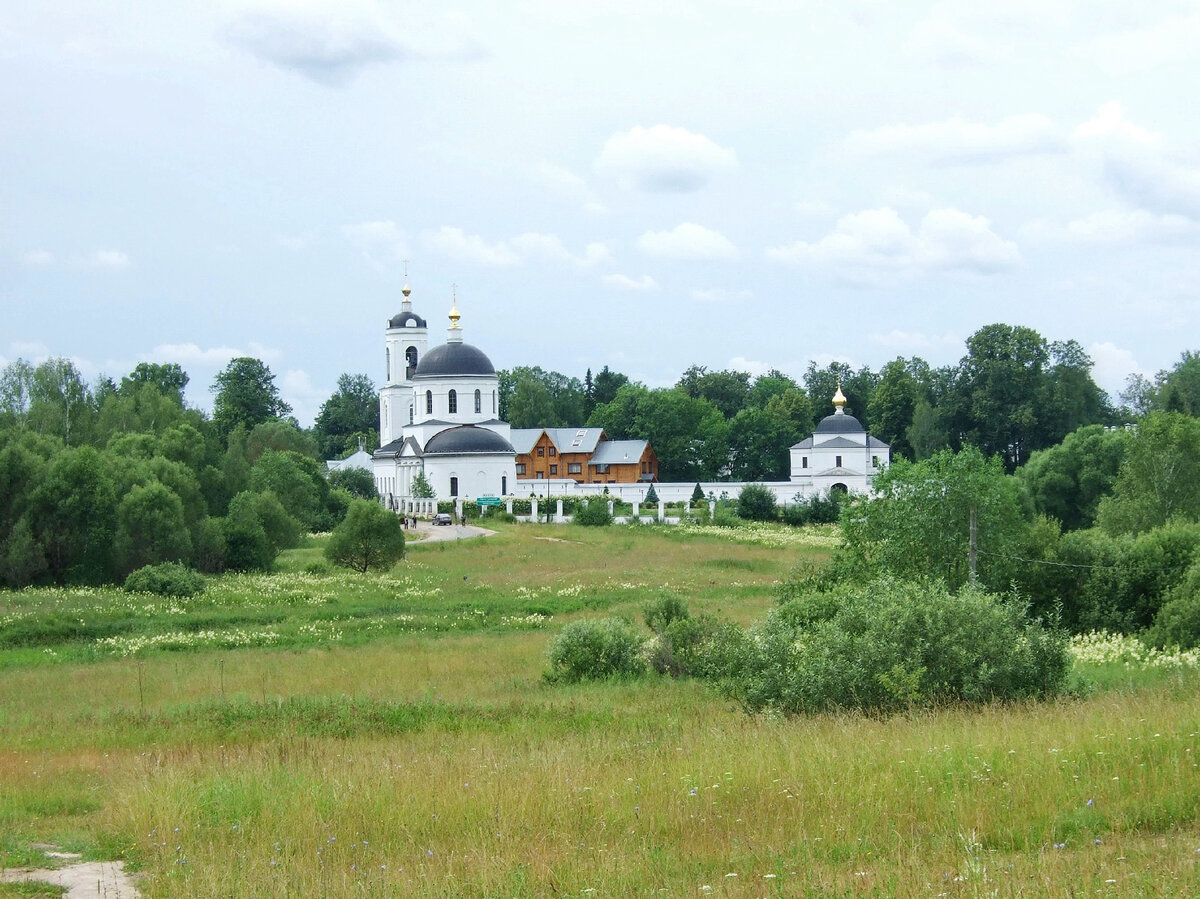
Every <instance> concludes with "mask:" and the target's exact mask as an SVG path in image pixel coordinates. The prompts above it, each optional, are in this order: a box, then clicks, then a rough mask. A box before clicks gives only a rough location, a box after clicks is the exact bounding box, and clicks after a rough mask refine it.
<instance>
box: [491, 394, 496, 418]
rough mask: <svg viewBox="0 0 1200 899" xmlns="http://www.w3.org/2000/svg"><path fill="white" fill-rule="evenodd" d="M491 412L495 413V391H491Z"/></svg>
mask: <svg viewBox="0 0 1200 899" xmlns="http://www.w3.org/2000/svg"><path fill="white" fill-rule="evenodd" d="M492 414H493V415H495V414H496V391H494V390H493V391H492Z"/></svg>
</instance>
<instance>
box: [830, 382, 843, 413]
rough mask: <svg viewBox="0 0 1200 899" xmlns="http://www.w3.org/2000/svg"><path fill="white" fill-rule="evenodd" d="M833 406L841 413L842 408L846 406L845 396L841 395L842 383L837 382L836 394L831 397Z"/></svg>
mask: <svg viewBox="0 0 1200 899" xmlns="http://www.w3.org/2000/svg"><path fill="white" fill-rule="evenodd" d="M833 405H834V406H836V407H837V410H838V411H839V412H841V411H843V410H842V407H843V406H845V405H846V396H845V394H843V393H842V382H841V381H840V380H839V381H838V386H837V393H835V394H834V395H833Z"/></svg>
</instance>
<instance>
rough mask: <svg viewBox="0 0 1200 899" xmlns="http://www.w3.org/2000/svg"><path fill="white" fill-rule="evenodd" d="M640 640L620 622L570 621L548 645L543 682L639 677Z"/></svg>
mask: <svg viewBox="0 0 1200 899" xmlns="http://www.w3.org/2000/svg"><path fill="white" fill-rule="evenodd" d="M641 644H642V640H641V637H639V636H638V633H637V631H636V630H635V629H634V627H633V625H632V624H630V623H629V622H628V621H626V620H625V619H623V618H585V619H583V620H580V621H572V622H571V623H570V624H568V625H567V626H566V627H564V628H563V629H562V630H561V631H560V632H559V634H558V636H556V637H555V638H554V639H553V640H552V641H551V642H550V648H549V650H548V651H547V654H546V660H547V662H548V666H549V667H548V668H547V670H546V673H545V678H546V680H548V681H550V682H552V683H577V682H579V681H584V680H604V679H606V678H610V677H629V676H634V675H638V674H642V673H643V672H644V671H645V667H646V663H645V661H644V660H643V658H642V656H641V655H640V653H639V650H640V649H641Z"/></svg>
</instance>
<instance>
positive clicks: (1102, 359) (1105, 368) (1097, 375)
mask: <svg viewBox="0 0 1200 899" xmlns="http://www.w3.org/2000/svg"><path fill="white" fill-rule="evenodd" d="M1087 352H1088V355H1089V356H1091V357H1092V362H1093V363H1094V364H1093V366H1092V378H1093V380H1095V382H1096V383H1097V384H1099V385H1100V386H1101V387H1103V388H1104V389H1105V390H1107V391H1108V392H1109V393H1111V394H1114V395H1115V394H1117V393H1119V392H1120V391H1121V390H1123V389H1124V387H1125V378H1126V377H1127V376H1129V375H1131V374H1142V375H1146V376H1147V377H1152V375H1151V373H1150V372H1147V371H1143V370H1142V367H1141V366H1140V365H1138V363H1137V360H1136V359H1134V358H1133V353H1131V352H1130V351H1129V350H1123V349H1121V348H1120V347H1118V346H1117V345H1116V344H1114V343H1111V342H1109V341H1104V342H1097V343H1093V344H1091V345H1090V346H1088V348H1087Z"/></svg>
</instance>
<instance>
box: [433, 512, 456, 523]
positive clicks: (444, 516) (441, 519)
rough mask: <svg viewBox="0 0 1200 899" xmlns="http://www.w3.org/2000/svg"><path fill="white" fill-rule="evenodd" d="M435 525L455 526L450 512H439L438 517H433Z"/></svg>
mask: <svg viewBox="0 0 1200 899" xmlns="http://www.w3.org/2000/svg"><path fill="white" fill-rule="evenodd" d="M433 523H434V524H444V525H452V524H454V518H453V517H452V516H451V515H450V514H449V513H448V512H438V514H437V515H434V516H433Z"/></svg>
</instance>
